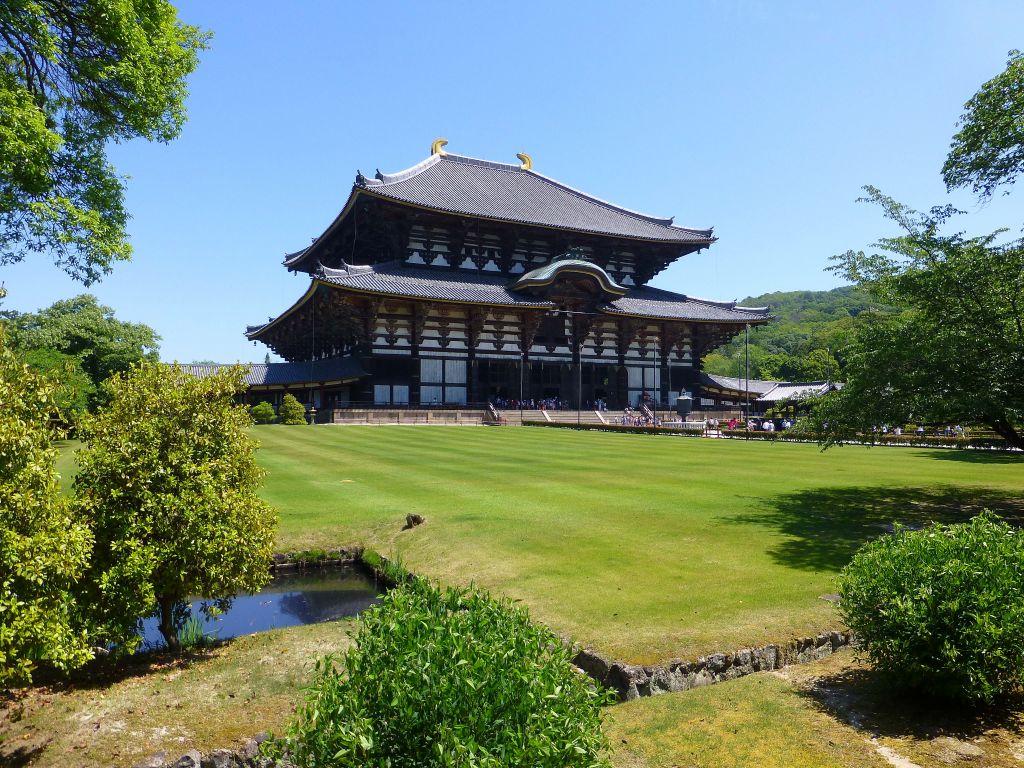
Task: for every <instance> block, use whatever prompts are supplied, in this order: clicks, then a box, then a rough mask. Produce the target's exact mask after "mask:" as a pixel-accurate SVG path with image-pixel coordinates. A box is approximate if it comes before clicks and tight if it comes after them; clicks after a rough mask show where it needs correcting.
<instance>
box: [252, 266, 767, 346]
mask: <svg viewBox="0 0 1024 768" xmlns="http://www.w3.org/2000/svg"><path fill="white" fill-rule="evenodd" d="M314 277H315V278H316V279H317V280H319V281H320V282H321V283H327V284H330V285H336V286H338V287H339V288H341V289H345V290H351V291H358V292H360V293H370V294H376V295H382V296H394V297H397V298H411V299H433V300H435V301H451V302H459V303H468V304H482V305H491V306H498V307H523V308H535V309H551V308H553V307H554V306H555V304H554V303H553V302H551V301H547V300H544V299H539V298H535V297H533V296H531V295H530V294H529V293H525V292H524V293H520V292H518V291H513V290H511V289H510V288H509V278H508V276H507V275H500V274H481V273H467V272H449V271H447V270H444V269H438V268H431V267H408V266H405V265H403V264H400V263H398V262H394V261H389V262H385V263H383V264H376V265H374V266H349V267H346V268H344V269H332V268H329V267H323V266H321V267H320V268H319V270H318V271H317V272H316V274H315V275H314ZM513 282H514V281H513ZM310 295H312V289H311V290H310V291H307V293H306V295H305V296H304V297H303V298H302V299H299V301H298V302H296V303H295V304H294V305H293V306H292V308H291V309H290V310H288V311H286V312H285V313H284V315H287V314H289V313H290V312H292V311H294V310H296V309H298V308H299V307H300V306H302V304H303V303H304V301H305V300H306V299H307V298H308V297H309V296H310ZM596 309H597V311H598V312H603V313H606V314H609V315H627V316H637V317H650V318H658V319H665V320H703V321H710V322H716V321H721V322H729V323H747V322H750V323H763V322H765V321H767V320H768V319H769V315H768V311H767V310H763V309H746V308H742V307H737V306H736V305H735V302H713V301H708V300H707V299H691V298H688V297H686V296H684V295H682V294H680V293H672V292H671V291H663V290H660V289H658V288H648V287H639V288H631V289H629V291H628V292H627V293H626V295H625V296H623V297H622V298H619V299H616V300H615V301H613V302H610V303H605V304H600V305H598V306H597V307H596ZM284 315H282V316H281V317H283V316H284ZM275 322H276V319H274V318H272V319H271V320H270V321H269V322H267V323H265V324H263V325H250V326H249V327H248V328H247V329H246V335H247V336H248V337H249V338H257V337H258V336H259V335H260V333H261V332H262V331H263V330H264V329H266V328H268V327H269V326H271V325H273V324H274V323H275Z"/></svg>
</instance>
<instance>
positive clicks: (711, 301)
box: [686, 295, 736, 309]
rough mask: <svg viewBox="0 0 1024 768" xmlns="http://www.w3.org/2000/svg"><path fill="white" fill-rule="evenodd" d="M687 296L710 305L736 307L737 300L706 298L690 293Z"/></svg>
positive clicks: (691, 299) (721, 307) (723, 307)
mask: <svg viewBox="0 0 1024 768" xmlns="http://www.w3.org/2000/svg"><path fill="white" fill-rule="evenodd" d="M686 298H687V299H688V300H689V301H695V302H697V303H698V304H706V305H707V306H709V307H718V308H719V309H736V302H735V301H720V300H718V299H705V298H703V297H702V296H690V295H687V296H686Z"/></svg>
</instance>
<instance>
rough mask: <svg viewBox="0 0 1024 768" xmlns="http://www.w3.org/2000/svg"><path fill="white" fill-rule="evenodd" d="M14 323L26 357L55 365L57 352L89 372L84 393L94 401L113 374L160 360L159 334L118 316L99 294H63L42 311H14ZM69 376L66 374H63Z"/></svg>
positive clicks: (42, 364)
mask: <svg viewBox="0 0 1024 768" xmlns="http://www.w3.org/2000/svg"><path fill="white" fill-rule="evenodd" d="M9 325H10V326H11V329H12V331H13V334H14V338H15V341H16V345H17V347H18V349H19V350H21V351H22V353H23V354H24V355H25V358H26V360H27V362H29V363H30V364H32V365H34V366H35V367H37V368H40V369H43V370H46V369H50V368H53V367H54V365H52V363H53V362H54V361H55V360H56V358H55V357H54V355H53V353H58V354H59V356H62V357H66V358H70V359H69V360H68V362H69V363H70V364H71V366H72V368H75V367H78V368H80V370H81V371H83V372H84V373H85V375H86V376H88V377H89V380H90V381H91V383H92V387H91V388H90V389H88V390H87V391H86V392H85V393H84V394H85V396H86V397H87V398H88V400H89V403H90V404H95V402H96V397H95V396H94V395H95V393H96V392H98V388H99V386H100V385H101V384H102V383H103V382H104V381H105V380H106V379H108V378H110V376H112V375H113V374H115V373H118V372H121V371H127V370H128V369H130V368H131V367H132V366H133V365H135V364H136V363H139V362H141V361H143V360H147V361H150V362H156V360H157V359H158V358H157V350H158V348H159V340H160V337H159V336H158V335H157V334H156V332H155V331H154V330H153V329H152V328H150V327H149V326H148V325H144V324H143V323H131V322H126V321H123V320H118V319H117V318H116V317H114V310H113V309H111V308H110V307H107V306H104V305H102V304H100V303H99V302H98V301H97V300H96V297H95V296H91V295H88V294H83V295H81V296H76V297H74V298H73V299H64V300H62V301H58V302H56V303H54V304H53V305H52V306H49V307H47V308H46V309H41V310H39V311H38V312H27V313H24V314H14V315H12V317H11V320H10V323H9ZM61 378H65V379H66V378H67V377H61Z"/></svg>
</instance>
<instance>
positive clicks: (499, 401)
mask: <svg viewBox="0 0 1024 768" xmlns="http://www.w3.org/2000/svg"><path fill="white" fill-rule="evenodd" d="M490 402H491V405H493V406H494V407H495V408H504V409H506V410H512V411H518V410H524V411H564V410H573V406H572V405H571V404H570V403H569V402H568V401H566V400H563V399H561V398H560V397H543V398H532V397H529V398H524V399H522V400H519V399H518V398H508V397H492V398H491V399H490ZM583 407H584V408H585V409H586V410H588V411H607V410H608V402H607V401H606V400H603V399H600V398H599V399H597V400H588V401H587V402H586V403H584V404H583Z"/></svg>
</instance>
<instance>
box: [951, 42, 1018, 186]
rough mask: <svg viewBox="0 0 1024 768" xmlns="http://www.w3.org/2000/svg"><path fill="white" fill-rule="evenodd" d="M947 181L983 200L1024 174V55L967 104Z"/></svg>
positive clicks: (1010, 60) (1011, 59)
mask: <svg viewBox="0 0 1024 768" xmlns="http://www.w3.org/2000/svg"><path fill="white" fill-rule="evenodd" d="M964 109H965V111H964V114H963V115H962V116H961V118H960V122H959V125H960V131H959V133H957V134H956V136H954V137H953V143H952V145H951V146H950V150H949V157H948V158H946V163H945V165H943V167H942V177H943V179H944V180H945V182H946V186H947V187H948V188H949V189H953V188H955V187H966V186H967V185H970V186H971V188H972V189H973V190H974V192H975V193H976V194H977V195H979V196H980V197H982V198H988V197H991V196H992V193H993V192H994V191H995V189H996V187H999V186H1000V185H1003V184H1012V183H1013V182H1014V181H1015V180H1016V178H1017V177H1018V176H1019V175H1020V174H1021V173H1022V172H1024V54H1022V53H1021V52H1020V51H1010V53H1009V54H1008V56H1007V60H1006V69H1005V70H1003V71H1002V72H1000V73H999V74H998V75H996V76H995V77H993V78H992V79H991V80H989V81H988V82H986V83H985V84H984V85H982V86H981V88H980V89H979V90H978V92H977V93H976V94H974V96H972V97H971V100H970V101H968V102H967V103H966V104H965V105H964Z"/></svg>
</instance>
